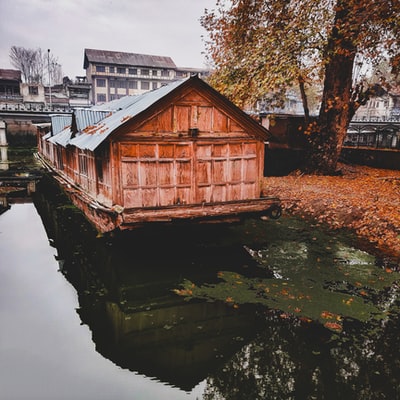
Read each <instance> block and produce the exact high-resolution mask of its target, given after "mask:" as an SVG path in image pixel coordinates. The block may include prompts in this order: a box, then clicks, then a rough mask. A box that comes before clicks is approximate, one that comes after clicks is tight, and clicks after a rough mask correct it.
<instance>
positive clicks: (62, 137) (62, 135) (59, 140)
mask: <svg viewBox="0 0 400 400" xmlns="http://www.w3.org/2000/svg"><path fill="white" fill-rule="evenodd" d="M71 136H72V131H71V128H70V127H69V126H68V127H67V128H65V129H64V130H62V131H61V132H59V133H57V135H54V136H50V138H49V139H48V140H49V142H50V143H54V144H59V145H60V146H63V147H67V146H68V144H69V142H70V139H71Z"/></svg>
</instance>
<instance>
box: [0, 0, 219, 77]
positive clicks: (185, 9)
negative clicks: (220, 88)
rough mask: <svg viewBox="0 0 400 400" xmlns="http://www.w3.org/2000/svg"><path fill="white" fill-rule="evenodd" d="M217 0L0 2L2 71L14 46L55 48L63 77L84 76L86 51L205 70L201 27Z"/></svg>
mask: <svg viewBox="0 0 400 400" xmlns="http://www.w3.org/2000/svg"><path fill="white" fill-rule="evenodd" d="M215 3H216V0H0V13H1V16H2V18H1V24H0V68H5V69H8V68H12V69H13V68H14V67H12V65H11V64H10V58H9V53H10V48H11V46H21V47H25V48H31V49H36V48H41V49H43V50H44V51H47V49H50V51H51V54H53V56H55V57H56V58H57V59H58V62H59V63H60V64H61V65H62V70H63V75H64V76H69V77H70V78H75V76H78V75H84V74H85V70H84V69H83V51H84V49H85V48H93V49H102V50H114V51H125V52H129V53H142V54H151V55H160V56H169V57H171V58H172V59H173V61H174V62H175V64H176V65H177V66H178V67H198V68H201V67H204V66H205V60H204V55H203V54H202V52H203V51H204V44H203V42H202V39H201V35H203V34H205V30H204V29H203V28H202V27H201V26H200V21H199V19H200V17H201V16H202V15H203V14H204V9H205V8H208V9H211V8H214V6H215Z"/></svg>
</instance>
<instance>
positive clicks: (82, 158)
mask: <svg viewBox="0 0 400 400" xmlns="http://www.w3.org/2000/svg"><path fill="white" fill-rule="evenodd" d="M79 173H80V174H81V175H84V176H87V174H88V169H87V158H86V155H85V154H84V153H81V154H79Z"/></svg>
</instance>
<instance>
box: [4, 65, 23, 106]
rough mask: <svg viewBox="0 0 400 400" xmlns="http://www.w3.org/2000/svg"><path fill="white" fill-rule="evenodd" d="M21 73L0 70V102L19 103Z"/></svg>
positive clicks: (20, 96) (12, 70)
mask: <svg viewBox="0 0 400 400" xmlns="http://www.w3.org/2000/svg"><path fill="white" fill-rule="evenodd" d="M21 82H22V79H21V71H18V70H14V69H0V102H2V103H21V102H22V95H21V90H20V84H21Z"/></svg>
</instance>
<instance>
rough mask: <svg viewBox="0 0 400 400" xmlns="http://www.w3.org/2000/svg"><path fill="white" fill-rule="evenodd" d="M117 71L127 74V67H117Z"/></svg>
mask: <svg viewBox="0 0 400 400" xmlns="http://www.w3.org/2000/svg"><path fill="white" fill-rule="evenodd" d="M117 73H118V74H126V68H122V67H117Z"/></svg>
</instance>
